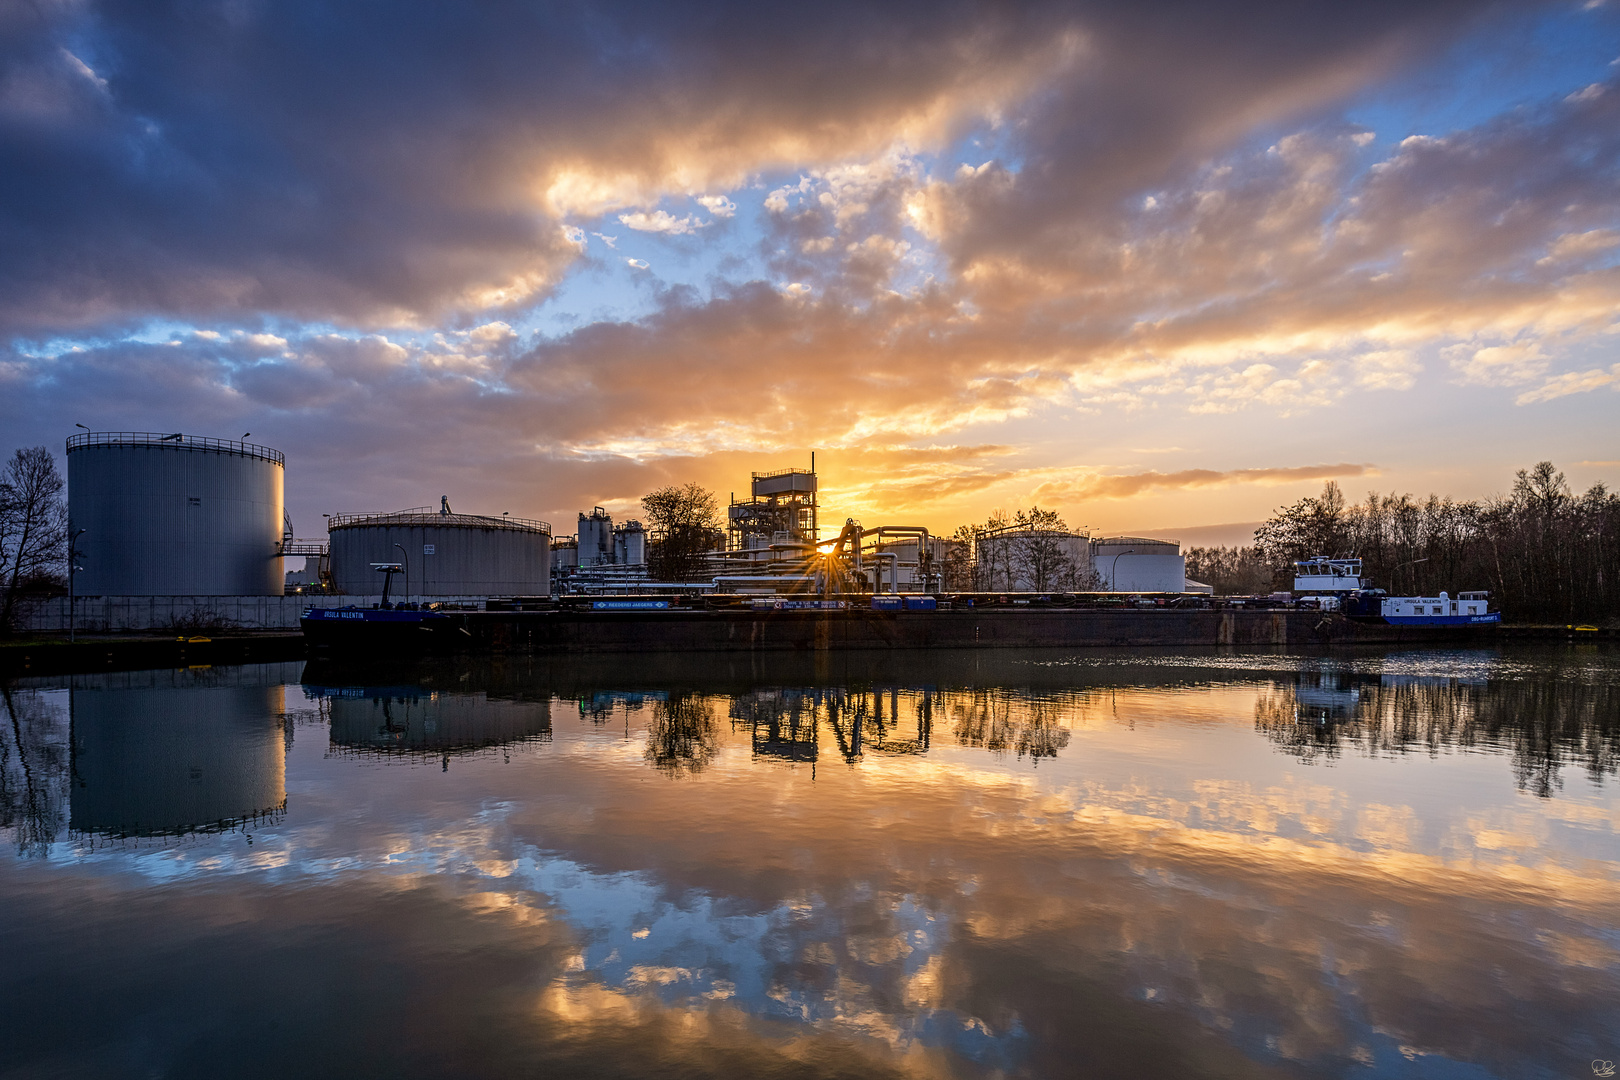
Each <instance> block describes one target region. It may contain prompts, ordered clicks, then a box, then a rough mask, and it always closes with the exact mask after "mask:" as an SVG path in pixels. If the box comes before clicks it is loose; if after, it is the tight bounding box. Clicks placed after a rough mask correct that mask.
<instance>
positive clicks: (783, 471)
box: [753, 469, 815, 480]
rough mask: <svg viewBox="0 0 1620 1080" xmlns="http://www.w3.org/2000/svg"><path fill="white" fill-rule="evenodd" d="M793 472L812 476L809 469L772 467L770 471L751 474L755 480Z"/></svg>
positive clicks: (789, 474) (787, 474)
mask: <svg viewBox="0 0 1620 1080" xmlns="http://www.w3.org/2000/svg"><path fill="white" fill-rule="evenodd" d="M793 473H802V474H804V475H805V476H814V475H815V473H813V472H811V471H810V470H809V469H773V470H771V471H770V472H757V473H754V474H753V478H754V479H755V480H769V479H770V478H772V477H773V476H791V475H792V474H793Z"/></svg>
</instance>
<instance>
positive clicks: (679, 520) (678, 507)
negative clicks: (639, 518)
mask: <svg viewBox="0 0 1620 1080" xmlns="http://www.w3.org/2000/svg"><path fill="white" fill-rule="evenodd" d="M641 509H642V510H643V511H644V512H645V513H646V515H647V521H648V523H649V524H650V525H651V526H652V538H651V540H652V542H651V544H650V545H649V546H648V549H647V563H648V566H647V569H648V571H649V573H651V574H652V576H653V578H654V579H656V580H658V581H692V580H695V579H697V578H700V577H701V576H702V574H703V570H704V563H705V556H706V555H707V554H708V553H709V552H710V551H711V550H713V549H714V548H715V547H717V546H718V545H719V543H720V542H721V536H720V532H719V529H720V523H719V514H720V508H719V504H718V503H717V502H716V501H715V497H714V492H712V491H709V490H708V489H706V488H703V487H699V486H698V485H697V484H685V485H675V484H672V485H670V486H669V487H665V488H659V489H658V490H657V491H654V492H650V493H649V494H647V495H645V496H643V497H642V499H641Z"/></svg>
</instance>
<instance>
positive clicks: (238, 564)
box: [67, 432, 1200, 601]
mask: <svg viewBox="0 0 1620 1080" xmlns="http://www.w3.org/2000/svg"><path fill="white" fill-rule="evenodd" d="M67 452H68V484H69V513H70V516H71V518H72V522H73V526H74V533H75V546H74V550H75V553H76V558H75V560H74V582H73V585H74V589H75V591H76V593H77V594H78V595H79V596H80V597H89V596H99V597H161V596H188V597H249V596H279V595H282V594H283V593H284V592H290V593H300V594H304V595H309V596H316V595H322V594H324V595H330V596H349V597H375V596H377V595H378V594H379V593H381V592H383V591H384V588H385V585H386V586H387V587H388V588H391V589H392V590H393V597H394V599H395V600H398V601H411V600H415V601H450V600H456V599H467V600H472V599H477V600H484V599H488V598H492V597H493V598H522V597H536V598H538V597H551V596H566V595H608V594H624V595H636V594H647V593H655V592H656V593H669V594H679V595H694V594H735V595H745V596H747V595H751V596H761V595H764V596H794V595H799V596H819V597H822V598H827V597H834V596H846V595H850V594H874V595H885V594H918V595H932V594H939V593H943V592H1007V593H1032V594H1041V593H1082V592H1090V593H1108V592H1128V593H1159V594H1163V593H1181V592H1185V591H1188V590H1189V589H1192V590H1195V591H1196V590H1198V589H1199V588H1200V587H1198V586H1197V585H1196V583H1191V582H1188V581H1187V580H1186V576H1185V560H1184V558H1183V556H1182V554H1181V551H1180V546H1179V544H1177V543H1176V541H1174V540H1162V539H1148V538H1140V537H1093V536H1091V535H1089V534H1088V533H1086V532H1083V531H1081V532H1074V531H1068V530H1066V529H1062V528H1049V527H1037V526H1034V525H1019V524H1015V525H1001V526H998V527H996V528H988V529H983V530H976V531H973V532H972V535H970V536H968V537H967V538H966V539H964V538H961V537H960V536H959V537H957V538H946V537H941V536H937V535H934V534H932V533H930V531H929V530H928V529H927V528H925V527H923V526H920V525H913V524H905V523H888V522H884V523H875V524H869V525H868V524H863V523H862V522H861V521H859V520H856V519H855V518H853V517H843V518H837V517H835V518H834V520H835V521H837V524H836V525H829V526H825V527H824V526H823V525H822V522H821V512H822V507H821V505H820V497H819V492H820V485H819V478H818V476H817V473H816V467H815V459H814V456H813V455H812V458H811V462H810V466H809V467H808V468H789V469H778V470H775V471H769V472H755V473H753V474H751V476H750V477H749V486H748V488H747V490H746V492H745V493H744V494H742V495H741V497H739V495H738V493H736V492H733V493H732V495H731V498H730V500H729V502H728V503H727V504H726V505H725V506H724V508H723V521H716V522H713V523H712V524H710V525H705V526H702V527H701V528H700V529H699V531H698V534H697V539H698V543H699V547H698V549H697V551H696V552H695V556H694V557H693V558H692V559H689V560H687V562H686V563H685V564H683V572H681V573H680V574H679V575H670V574H669V573H668V567H669V565H671V564H670V563H669V560H667V559H666V560H665V562H664V564H663V566H662V568H663V570H664V571H665V574H664V576H666V577H667V576H675V577H676V579H675V580H660V575H659V574H657V573H655V572H654V569H655V566H657V565H658V564H657V560H656V559H655V557H654V556H655V555H656V553H657V552H658V551H659V550H660V545H668V544H670V543H671V542H672V541H671V538H670V537H668V536H665V535H662V534H660V532H659V531H658V530H657V529H656V528H650V527H648V526H646V525H644V524H643V523H642V522H641V521H640V520H637V519H629V520H624V521H615V520H614V518H613V516H612V514H610V513H609V512H608V511H607V510H605V509H604V508H603V507H600V506H597V507H593V508H591V509H590V510H589V511H581V512H580V514H579V516H578V519H577V524H576V528H575V532H574V533H573V534H572V535H563V536H559V535H555V534H554V533H553V530H552V527H551V526H550V525H549V524H548V523H546V522H544V521H534V520H529V519H524V518H516V517H512V516H511V515H510V514H500V515H495V514H477V513H460V512H456V511H455V510H453V509H452V508H451V505H450V500H449V497H448V496H441V497H440V499H439V505H438V507H437V508H434V507H431V506H420V507H413V508H411V509H407V510H399V511H390V512H368V513H355V512H346V513H338V514H334V515H331V516H330V517H328V519H327V521H326V530H327V538H326V540H324V541H311V540H298V539H296V538H295V537H294V533H293V527H292V522H291V519H290V518H289V516H288V515H287V513H286V509H285V472H286V462H285V459H284V457H283V455H282V454H281V452H280V451H278V450H274V449H271V448H270V447H267V446H259V445H257V444H253V443H248V442H239V441H230V440H221V439H211V438H201V437H198V436H194V435H187V434H184V433H174V434H163V433H154V432H86V433H84V434H80V435H75V436H73V437H72V438H70V439H68V442H67ZM687 539H688V540H690V539H691V538H690V537H688V538H687ZM300 556H301V557H303V558H304V566H303V567H302V568H301V569H298V570H294V571H292V572H291V573H286V572H285V563H286V560H288V559H290V558H296V557H300Z"/></svg>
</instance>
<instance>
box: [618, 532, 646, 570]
mask: <svg viewBox="0 0 1620 1080" xmlns="http://www.w3.org/2000/svg"><path fill="white" fill-rule="evenodd" d="M613 561H614V562H616V563H618V564H619V565H620V566H640V565H642V564H643V563H645V562H646V561H647V531H646V530H645V529H643V528H642V527H641V522H639V521H627V522H625V523H624V524H623V525H620V526H618V527H617V528H615V529H614V530H613Z"/></svg>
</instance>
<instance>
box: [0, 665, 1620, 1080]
mask: <svg viewBox="0 0 1620 1080" xmlns="http://www.w3.org/2000/svg"><path fill="white" fill-rule="evenodd" d="M0 690H3V700H0V832H3V846H0V1077H4V1078H11V1077H98V1078H99V1077H124V1076H128V1077H193V1076H196V1077H216V1076H217V1077H261V1076H262V1077H271V1076H274V1077H287V1076H299V1077H303V1076H342V1077H367V1076H379V1077H381V1076H387V1077H484V1076H499V1077H505V1076H533V1077H638V1078H640V1077H700V1076H725V1077H806V1078H810V1077H901V1076H925V1077H935V1076H938V1077H1070V1076H1084V1077H1161V1076H1162V1077H1273V1076H1275V1077H1294V1076H1300V1077H1316V1076H1324V1077H1338V1076H1346V1077H1384V1076H1390V1077H1426V1078H1487V1077H1500V1078H1522V1077H1577V1076H1591V1075H1594V1073H1595V1072H1598V1073H1600V1072H1601V1070H1602V1066H1603V1063H1604V1062H1605V1061H1616V1060H1620V799H1617V787H1620V777H1617V775H1616V770H1617V767H1620V652H1617V651H1615V650H1612V649H1607V650H1605V649H1603V648H1601V647H1596V646H1590V647H1573V646H1572V647H1569V648H1563V647H1558V648H1547V649H1531V648H1515V649H1502V650H1494V649H1493V650H1452V651H1446V650H1425V651H1404V652H1391V651H1376V652H1335V653H1332V654H1315V655H1306V654H1299V653H1287V652H1244V651H1231V650H1227V651H1215V650H1206V651H1190V650H1181V651H1173V652H1154V653H1143V652H1140V651H1135V652H1118V653H1111V652H1097V651H1087V652H1052V653H1039V652H1022V653H1010V654H1009V653H965V654H952V653H930V654H919V655H907V654H884V655H880V656H871V655H848V654H831V655H827V654H823V655H821V656H819V657H817V656H802V655H796V656H782V657H772V656H759V657H746V656H745V657H734V656H733V657H709V658H706V657H691V656H680V657H621V658H597V659H578V658H573V659H566V660H550V661H548V660H545V659H538V658H521V659H515V660H464V661H436V662H425V663H421V664H413V665H409V666H387V665H371V666H331V665H327V666H321V665H317V664H314V663H311V664H309V665H307V666H306V665H304V664H273V665H257V666H245V667H238V668H209V669H193V670H185V671H158V672H133V673H120V674H107V675H87V676H79V677H71V678H62V679H37V680H21V681H15V682H13V683H11V684H9V685H5V686H3V687H0ZM1594 1063H1595V1064H1594Z"/></svg>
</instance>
